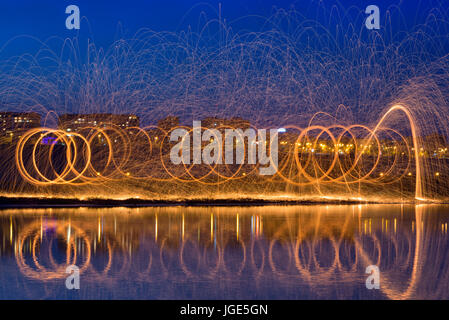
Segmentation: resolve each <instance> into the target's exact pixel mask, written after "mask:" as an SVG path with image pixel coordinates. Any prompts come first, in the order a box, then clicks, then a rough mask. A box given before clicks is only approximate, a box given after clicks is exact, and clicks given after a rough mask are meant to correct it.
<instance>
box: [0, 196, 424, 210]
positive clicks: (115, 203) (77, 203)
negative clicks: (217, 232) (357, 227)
mask: <svg viewBox="0 0 449 320" xmlns="http://www.w3.org/2000/svg"><path fill="white" fill-rule="evenodd" d="M415 203H416V202H415V201H407V202H400V201H385V202H377V201H363V200H351V199H347V200H344V199H341V200H337V199H335V200H334V199H322V200H320V199H317V200H313V199H311V200H264V199H252V198H242V199H213V200H209V199H180V200H157V199H154V200H143V199H132V198H131V199H124V200H114V199H87V200H80V199H68V198H26V197H22V198H21V197H11V198H9V197H0V210H1V209H12V208H17V209H20V208H80V207H89V208H112V207H128V208H142V207H179V206H180V207H209V206H211V207H233V206H237V207H242V206H244V207H246V206H273V205H275V206H291V205H297V206H299V205H303V206H305V205H307V206H311V205H356V204H415Z"/></svg>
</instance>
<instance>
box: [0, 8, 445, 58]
mask: <svg viewBox="0 0 449 320" xmlns="http://www.w3.org/2000/svg"><path fill="white" fill-rule="evenodd" d="M219 3H221V6H222V17H223V19H227V21H229V22H233V21H234V24H233V25H234V29H235V28H237V29H238V28H242V29H253V30H255V31H257V30H259V29H260V28H261V27H262V26H261V25H260V24H258V23H257V21H258V20H257V19H253V20H250V21H251V22H248V21H246V22H245V21H240V22H237V23H235V20H236V19H241V18H242V17H245V16H249V15H259V16H263V17H268V16H270V15H271V14H272V13H273V11H274V10H275V9H279V8H282V9H286V10H290V9H291V8H292V7H294V8H295V10H297V11H298V12H300V13H301V14H304V15H305V16H306V17H310V18H313V19H317V20H320V14H319V9H318V8H319V7H326V8H328V9H329V8H331V7H332V6H336V7H339V8H345V9H349V8H353V9H352V10H355V11H357V9H359V10H360V11H361V12H362V13H363V11H364V8H366V6H368V5H371V4H375V5H377V6H379V8H380V10H381V19H383V18H385V16H382V13H384V12H385V11H386V10H388V9H390V10H393V11H397V8H400V13H401V16H402V17H401V20H402V21H401V22H402V23H401V28H406V29H407V28H408V29H409V31H410V30H411V29H412V28H413V27H414V26H415V25H416V24H417V23H419V22H422V20H423V19H424V18H425V16H426V15H423V13H424V12H428V10H430V9H432V8H433V7H439V8H444V7H446V8H447V7H449V1H447V0H431V1H421V0H420V1H418V0H413V1H403V0H389V1H386V0H374V1H373V0H342V1H335V0H326V1H322V0H321V1H318V0H297V1H292V0H226V1H222V0H221V1H218V0H217V1H211V0H207V1H195V0H126V1H125V0H116V1H110V0H95V1H91V0H70V1H65V0H64V1H62V0H40V1H35V0H20V1H2V2H1V3H0V30H1V31H0V44H1V45H2V46H3V45H4V44H5V43H7V41H8V40H11V39H13V38H14V37H16V36H32V37H36V38H38V39H40V40H46V39H48V38H49V37H53V36H57V37H62V38H66V37H73V36H74V35H76V34H77V31H74V30H67V29H66V28H65V19H66V17H67V14H66V13H65V8H66V7H67V6H68V5H70V4H75V5H78V6H79V8H80V12H81V16H82V17H83V19H82V22H81V32H82V33H87V34H89V35H90V36H91V37H93V38H94V39H95V43H96V44H97V45H99V46H104V47H107V46H108V45H110V44H111V43H112V42H113V40H115V39H117V34H118V33H117V30H118V28H119V26H120V25H122V26H123V31H124V36H132V35H133V34H134V33H135V32H136V31H138V30H139V29H140V28H150V29H152V30H155V31H180V30H184V29H185V28H186V27H188V26H192V28H194V29H195V26H197V25H198V21H199V17H200V13H202V12H204V13H205V15H206V16H207V17H208V18H211V19H213V18H216V17H217V16H218V7H219ZM445 3H446V4H447V5H444V4H445ZM354 8H355V9H354ZM326 19H328V17H327V18H324V19H322V20H324V21H322V22H323V23H324V24H326V23H327V21H325V20H326ZM259 21H260V20H259ZM404 22H405V24H404ZM235 31H237V30H235ZM28 46H31V44H30V43H24V42H23V41H17V42H16V43H14V44H13V45H12V46H9V47H8V50H12V51H14V53H17V54H20V53H21V52H22V53H23V52H26V51H27V50H29V49H30V48H29V47H28Z"/></svg>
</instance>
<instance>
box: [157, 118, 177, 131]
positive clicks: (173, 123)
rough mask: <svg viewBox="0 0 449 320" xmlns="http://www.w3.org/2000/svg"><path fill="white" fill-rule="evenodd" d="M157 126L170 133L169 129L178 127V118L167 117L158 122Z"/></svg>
mask: <svg viewBox="0 0 449 320" xmlns="http://www.w3.org/2000/svg"><path fill="white" fill-rule="evenodd" d="M157 126H158V127H159V128H161V129H163V130H165V131H170V130H171V129H173V128H176V127H177V126H179V118H178V117H175V116H168V117H166V118H164V119H162V120H159V121H158V123H157Z"/></svg>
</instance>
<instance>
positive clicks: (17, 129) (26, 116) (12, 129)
mask: <svg viewBox="0 0 449 320" xmlns="http://www.w3.org/2000/svg"><path fill="white" fill-rule="evenodd" d="M40 125H41V116H40V115H39V114H38V113H35V112H0V144H8V143H12V142H13V141H15V140H17V139H18V138H20V137H21V136H22V133H23V132H24V131H27V130H29V129H33V128H37V127H40Z"/></svg>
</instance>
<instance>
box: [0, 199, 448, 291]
mask: <svg viewBox="0 0 449 320" xmlns="http://www.w3.org/2000/svg"><path fill="white" fill-rule="evenodd" d="M448 220H449V206H443V205H348V206H331V205H329V206H285V207H283V206H269V207H268V206H266V207H220V208H218V207H158V208H139V209H137V208H136V209H129V208H107V209H90V208H89V209H88V208H76V209H54V208H53V209H15V210H9V209H8V210H2V211H0V241H1V244H0V298H1V299H18V298H25V299H80V298H82V299H329V298H336V299H416V298H419V299H421V298H424V299H448V298H449V250H448V249H449V242H448V233H447V225H448V222H449V221H448ZM68 265H76V266H77V267H78V268H79V270H80V289H79V290H68V289H67V288H66V278H67V276H69V274H67V273H66V268H67V266H68ZM370 265H377V266H378V267H379V270H380V289H378V290H376V289H372V290H369V289H367V288H366V284H365V282H366V278H367V277H368V276H369V275H368V274H366V273H365V271H366V268H367V266H370Z"/></svg>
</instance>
